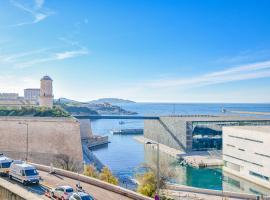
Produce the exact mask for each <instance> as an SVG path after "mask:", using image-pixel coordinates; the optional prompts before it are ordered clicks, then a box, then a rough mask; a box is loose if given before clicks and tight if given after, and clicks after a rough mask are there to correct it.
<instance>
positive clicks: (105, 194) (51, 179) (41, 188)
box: [1, 170, 132, 200]
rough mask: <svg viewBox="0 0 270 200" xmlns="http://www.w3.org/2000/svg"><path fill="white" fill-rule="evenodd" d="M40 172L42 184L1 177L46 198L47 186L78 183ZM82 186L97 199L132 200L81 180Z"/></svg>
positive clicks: (74, 184)
mask: <svg viewBox="0 0 270 200" xmlns="http://www.w3.org/2000/svg"><path fill="white" fill-rule="evenodd" d="M39 173H40V176H41V177H42V180H41V181H40V185H28V186H24V185H22V184H21V183H18V182H16V181H14V180H9V178H8V177H1V178H4V179H5V180H8V181H9V182H11V183H14V184H17V185H19V186H21V187H22V188H24V189H25V190H27V191H29V192H32V193H34V194H36V195H38V196H39V197H41V198H42V199H44V200H48V199H49V198H48V197H46V196H45V191H46V188H47V187H50V188H54V187H56V186H60V185H70V186H71V187H73V188H75V186H76V184H77V183H78V182H77V181H76V180H73V179H70V178H66V177H63V176H59V175H52V174H49V173H47V172H43V171H40V170H39ZM81 186H82V187H83V189H84V190H85V191H86V192H88V193H90V194H91V195H93V196H94V198H95V200H107V199H110V200H132V199H131V198H128V197H125V196H122V195H120V194H117V193H114V192H111V191H108V190H105V189H102V188H100V187H97V186H93V185H90V184H86V183H83V182H81Z"/></svg>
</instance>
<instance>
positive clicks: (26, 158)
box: [19, 122, 29, 162]
mask: <svg viewBox="0 0 270 200" xmlns="http://www.w3.org/2000/svg"><path fill="white" fill-rule="evenodd" d="M19 124H22V125H26V156H25V161H26V162H27V161H28V144H29V137H28V129H29V128H28V126H29V124H28V123H26V122H19Z"/></svg>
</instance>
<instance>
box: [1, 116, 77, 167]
mask: <svg viewBox="0 0 270 200" xmlns="http://www.w3.org/2000/svg"><path fill="white" fill-rule="evenodd" d="M19 123H28V127H29V131H28V137H29V139H28V141H29V142H28V149H29V151H28V152H29V157H28V160H29V161H31V162H36V163H42V164H47V165H48V164H50V163H51V162H54V160H55V156H56V155H59V154H67V155H69V156H70V157H71V158H73V159H74V160H76V161H78V162H80V163H82V145H81V137H80V124H79V122H78V121H77V120H75V119H73V118H47V117H0V136H1V140H0V152H3V153H5V154H6V155H7V156H10V157H11V158H14V159H25V157H26V144H27V139H26V138H27V137H26V136H27V126H26V125H25V124H19Z"/></svg>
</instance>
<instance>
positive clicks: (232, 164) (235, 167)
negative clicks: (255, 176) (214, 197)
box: [224, 161, 241, 172]
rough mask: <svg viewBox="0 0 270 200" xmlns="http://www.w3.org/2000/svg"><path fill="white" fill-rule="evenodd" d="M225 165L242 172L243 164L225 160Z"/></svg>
mask: <svg viewBox="0 0 270 200" xmlns="http://www.w3.org/2000/svg"><path fill="white" fill-rule="evenodd" d="M224 165H225V167H228V168H230V169H233V170H234V171H238V172H240V169H241V166H240V165H237V164H234V163H231V162H229V161H225V162H224Z"/></svg>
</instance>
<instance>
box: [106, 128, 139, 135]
mask: <svg viewBox="0 0 270 200" xmlns="http://www.w3.org/2000/svg"><path fill="white" fill-rule="evenodd" d="M111 133H112V134H114V135H143V129H119V130H111Z"/></svg>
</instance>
